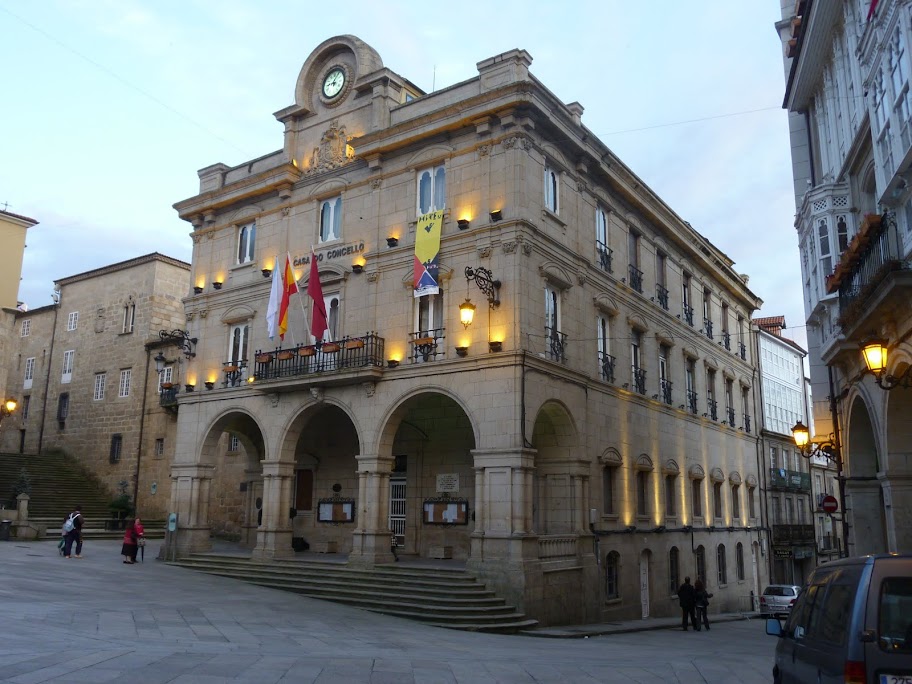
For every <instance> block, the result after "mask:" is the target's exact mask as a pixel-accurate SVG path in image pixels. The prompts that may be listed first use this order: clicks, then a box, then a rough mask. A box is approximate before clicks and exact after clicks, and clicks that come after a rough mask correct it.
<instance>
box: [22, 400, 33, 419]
mask: <svg viewBox="0 0 912 684" xmlns="http://www.w3.org/2000/svg"><path fill="white" fill-rule="evenodd" d="M31 403H32V397H31V396H30V395H28V394H26V395H25V396H24V397H22V420H28V416H29V406H30V405H31Z"/></svg>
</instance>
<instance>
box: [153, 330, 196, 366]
mask: <svg viewBox="0 0 912 684" xmlns="http://www.w3.org/2000/svg"><path fill="white" fill-rule="evenodd" d="M158 337H159V339H160V340H161V341H162V342H169V343H171V344H174V345H177V347H178V349H180V350H181V351H182V352H184V356H186V357H187V358H188V359H192V358H193V357H194V356H196V352H194V351H193V345H195V344H196V341H197V340H196V338H195V337H190V333H188V332H187V331H186V330H180V329H178V330H171V331H168V330H159V331H158ZM159 359H161V361H162V364H164V361H165V357H164V356H163V355H162V353H161V352H159V353H158V356H156V357H155V367H156V368H158V371H159V372H161V368H164V365H162V367H161V368H159V365H158V363H159Z"/></svg>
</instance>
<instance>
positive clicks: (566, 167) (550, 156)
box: [541, 142, 574, 173]
mask: <svg viewBox="0 0 912 684" xmlns="http://www.w3.org/2000/svg"><path fill="white" fill-rule="evenodd" d="M541 151H542V154H544V156H545V160H546V161H547V162H550V163H552V164H554V165H556V166H557V167H558V169H557V170H559V171H560V172H561V173H569V172H570V171H572V170H573V166H574V165H573V164H571V163H570V161H569V160H568V159H567V158H566V157H565V156H564V153H563V152H561V151H560V149H558V147H557V146H556V145H553V144H552V143H548V142H545V143H542V146H541Z"/></svg>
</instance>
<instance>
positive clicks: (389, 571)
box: [173, 554, 538, 633]
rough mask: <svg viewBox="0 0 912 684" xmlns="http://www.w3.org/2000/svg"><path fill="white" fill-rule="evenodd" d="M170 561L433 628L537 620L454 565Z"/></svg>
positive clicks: (202, 557)
mask: <svg viewBox="0 0 912 684" xmlns="http://www.w3.org/2000/svg"><path fill="white" fill-rule="evenodd" d="M173 565H179V566H181V567H185V568H192V569H194V570H199V571H202V572H206V573H209V574H212V575H220V576H222V577H231V578H234V579H238V580H242V581H244V582H249V583H251V584H257V585H260V586H263V587H271V588H273V589H281V590H283V591H292V592H295V593H298V594H303V595H304V596H309V597H311V598H317V599H323V600H326V601H334V602H336V603H344V604H347V605H350V606H354V607H357V608H362V609H364V610H369V611H373V612H375V613H383V614H385V615H394V616H397V617H402V618H408V619H411V620H418V621H421V622H425V623H427V624H430V625H433V626H436V627H447V628H449V629H461V630H466V631H477V632H500V633H513V632H518V631H521V630H524V629H530V628H531V627H535V626H536V625H537V624H538V622H537V621H536V620H531V619H529V618H527V617H526V616H525V615H524V614H522V613H520V612H518V611H517V610H516V609H515V608H513V606H509V605H507V604H506V602H505V601H504V600H503V599H501V598H498V597H497V596H495V594H494V592H492V591H489V590H488V589H487V588H486V587H485V585H484V584H482V583H480V582H479V581H478V580H477V579H476V578H475V577H473V576H472V575H470V574H469V573H468V572H466V571H465V570H459V569H446V568H437V567H435V568H430V567H409V566H398V565H395V566H393V565H384V566H378V567H376V568H374V569H367V570H363V569H357V568H350V567H348V566H345V565H342V564H340V563H335V562H320V561H299V560H290V561H273V562H271V563H268V564H266V563H259V562H254V561H251V560H249V559H246V558H240V557H237V556H225V555H219V554H194V555H191V556H189V557H188V558H185V559H181V560H178V561H176V562H175V563H173Z"/></svg>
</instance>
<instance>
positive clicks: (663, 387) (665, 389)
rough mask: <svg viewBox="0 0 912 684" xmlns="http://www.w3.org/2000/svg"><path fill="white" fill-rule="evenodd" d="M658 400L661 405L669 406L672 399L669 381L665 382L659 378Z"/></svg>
mask: <svg viewBox="0 0 912 684" xmlns="http://www.w3.org/2000/svg"><path fill="white" fill-rule="evenodd" d="M658 397H659V399H661V400H662V403H663V404H668V405H669V406H671V402H672V397H671V380H666V379H665V378H661V379H660V380H659V395H658Z"/></svg>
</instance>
